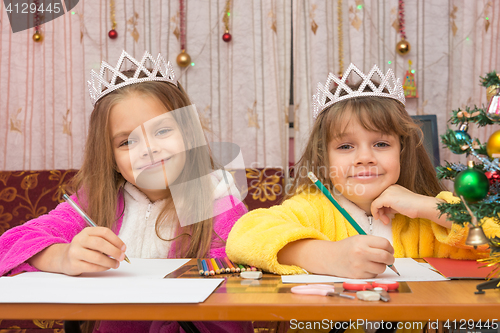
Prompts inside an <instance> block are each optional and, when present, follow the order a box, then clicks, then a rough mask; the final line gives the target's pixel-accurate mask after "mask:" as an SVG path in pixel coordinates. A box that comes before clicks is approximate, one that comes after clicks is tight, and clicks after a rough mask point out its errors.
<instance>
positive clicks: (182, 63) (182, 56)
mask: <svg viewBox="0 0 500 333" xmlns="http://www.w3.org/2000/svg"><path fill="white" fill-rule="evenodd" d="M190 63H191V57H190V56H189V54H187V52H186V50H182V51H181V53H179V55H178V56H177V65H179V67H187V66H189V64H190Z"/></svg>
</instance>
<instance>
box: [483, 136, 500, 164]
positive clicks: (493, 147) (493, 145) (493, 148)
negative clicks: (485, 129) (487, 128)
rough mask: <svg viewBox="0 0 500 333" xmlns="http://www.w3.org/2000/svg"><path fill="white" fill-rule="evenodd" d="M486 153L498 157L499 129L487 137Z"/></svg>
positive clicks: (499, 150) (499, 154)
mask: <svg viewBox="0 0 500 333" xmlns="http://www.w3.org/2000/svg"><path fill="white" fill-rule="evenodd" d="M486 153H487V154H488V156H489V157H490V158H498V157H500V130H498V131H496V132H495V133H493V134H492V135H491V136H490V138H489V139H488V143H487V144H486Z"/></svg>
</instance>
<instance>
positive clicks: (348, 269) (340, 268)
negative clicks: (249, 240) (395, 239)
mask: <svg viewBox="0 0 500 333" xmlns="http://www.w3.org/2000/svg"><path fill="white" fill-rule="evenodd" d="M393 254H394V249H393V247H392V245H391V243H390V242H389V241H388V240H387V239H385V238H382V237H377V236H367V235H356V236H352V237H348V238H346V239H343V240H341V241H336V242H332V241H326V240H315V239H302V240H298V241H295V242H293V243H290V244H288V245H286V246H285V247H284V248H283V249H281V251H280V252H279V253H278V262H279V263H280V264H284V265H297V266H299V267H302V268H304V269H305V270H307V271H308V272H311V273H315V274H328V275H334V276H340V277H347V278H352V279H367V278H373V277H375V276H377V275H378V274H381V273H383V272H384V271H385V269H386V265H392V264H393V263H394V256H393Z"/></svg>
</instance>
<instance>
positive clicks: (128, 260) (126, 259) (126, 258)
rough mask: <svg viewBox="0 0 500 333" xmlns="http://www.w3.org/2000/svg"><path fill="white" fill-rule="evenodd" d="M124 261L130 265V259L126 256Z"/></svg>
mask: <svg viewBox="0 0 500 333" xmlns="http://www.w3.org/2000/svg"><path fill="white" fill-rule="evenodd" d="M125 261H126V262H128V263H129V264H131V262H130V259H129V258H128V257H127V256H125Z"/></svg>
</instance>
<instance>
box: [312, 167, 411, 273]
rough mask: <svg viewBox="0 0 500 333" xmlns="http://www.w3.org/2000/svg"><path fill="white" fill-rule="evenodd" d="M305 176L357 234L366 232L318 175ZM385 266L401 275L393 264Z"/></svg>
mask: <svg viewBox="0 0 500 333" xmlns="http://www.w3.org/2000/svg"><path fill="white" fill-rule="evenodd" d="M307 176H308V177H309V179H310V180H311V181H312V182H313V183H314V185H316V186H317V187H318V189H319V190H320V191H321V192H322V193H323V194H324V195H325V196H326V197H327V198H328V200H330V202H331V203H332V204H333V205H334V206H335V208H337V209H338V211H339V212H340V213H341V214H342V216H344V217H345V218H346V220H347V221H348V222H349V223H350V224H351V225H352V227H353V228H354V229H356V231H357V232H358V234H360V235H366V232H365V231H364V230H363V229H362V228H361V227H360V226H359V224H358V223H356V221H354V219H353V218H352V216H351V215H349V213H348V212H347V211H346V210H345V209H344V208H343V207H342V206H341V205H340V204H339V203H338V202H337V200H335V199H334V198H333V196H332V195H331V194H330V192H329V191H328V190H327V188H326V187H325V186H324V185H323V184H322V183H321V182H320V181H319V179H318V177H316V175H315V174H314V173H312V172H308V173H307ZM387 267H389V268H390V269H392V270H393V271H394V273H396V274H397V275H399V276H401V275H400V274H399V272H398V270H397V269H396V267H394V265H387Z"/></svg>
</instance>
